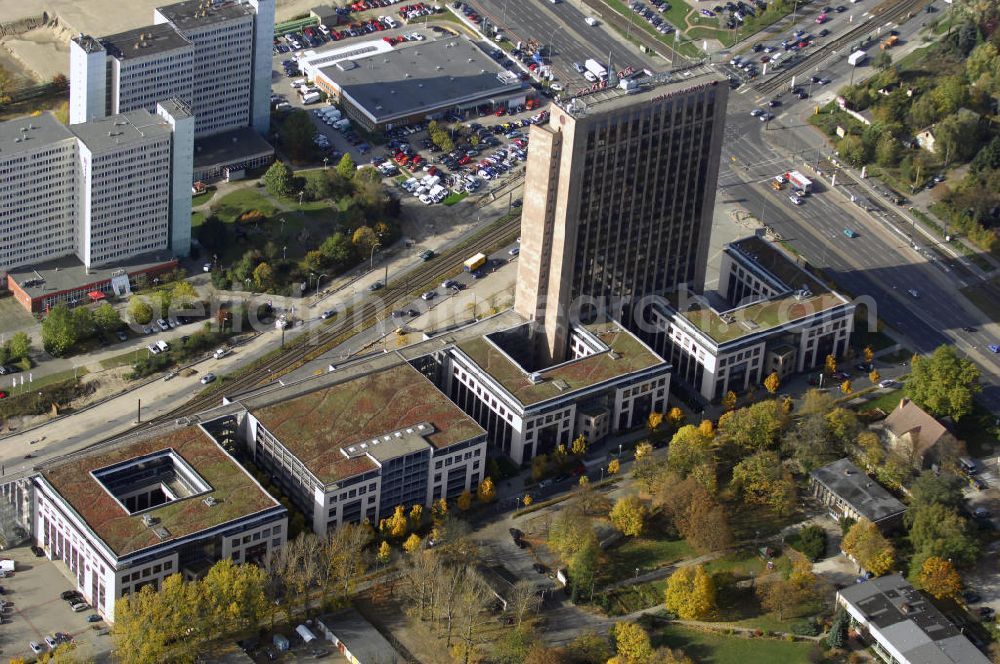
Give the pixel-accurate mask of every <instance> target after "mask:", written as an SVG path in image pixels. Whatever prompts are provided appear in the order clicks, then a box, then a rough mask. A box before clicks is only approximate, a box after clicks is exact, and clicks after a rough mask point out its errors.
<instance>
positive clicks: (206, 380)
mask: <svg viewBox="0 0 1000 664" xmlns="http://www.w3.org/2000/svg"><path fill="white" fill-rule="evenodd" d="M214 380H215V374H214V373H212V372H211V371H209V372H208V373H207V374H205V375H204V376H202V377H201V384H202V385H208V384H209V383H211V382H212V381H214Z"/></svg>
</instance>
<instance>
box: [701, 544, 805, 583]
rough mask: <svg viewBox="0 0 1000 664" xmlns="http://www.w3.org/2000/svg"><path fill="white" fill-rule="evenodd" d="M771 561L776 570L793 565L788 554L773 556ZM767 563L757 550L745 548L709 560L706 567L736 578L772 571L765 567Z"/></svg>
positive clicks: (712, 571) (789, 567) (784, 569)
mask: <svg viewBox="0 0 1000 664" xmlns="http://www.w3.org/2000/svg"><path fill="white" fill-rule="evenodd" d="M771 562H773V563H774V570H771V571H780V572H784V571H787V570H789V569H791V566H792V561H791V560H790V559H789V558H788V556H786V555H781V556H778V557H777V558H772V559H771ZM765 565H766V563H765V562H764V559H763V558H761V557H760V556H759V555H758V554H757V552H756V551H751V550H750V549H749V548H744V549H740V550H739V551H734V552H733V553H730V554H727V555H725V556H723V557H721V558H716V559H715V560H710V561H708V562H707V563H705V569H706V570H707V571H708V572H711V573H712V574H725V573H729V574H732V575H733V576H734V577H736V578H750V577H751V576H755V577H756V576H760V575H761V574H767V573H770V572H769V571H768V570H766V569H765Z"/></svg>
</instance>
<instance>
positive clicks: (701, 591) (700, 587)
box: [666, 565, 716, 620]
mask: <svg viewBox="0 0 1000 664" xmlns="http://www.w3.org/2000/svg"><path fill="white" fill-rule="evenodd" d="M666 606H667V610H668V611H671V612H673V613H676V614H677V616H678V617H679V618H681V619H682V620H706V619H708V618H710V617H711V616H712V614H714V613H715V609H716V606H715V582H714V581H713V580H712V577H711V576H710V575H709V574H708V572H706V571H705V567H704V566H703V565H686V566H684V567H680V568H678V569H677V571H675V572H674V573H673V574H671V575H670V578H669V579H668V580H667V590H666Z"/></svg>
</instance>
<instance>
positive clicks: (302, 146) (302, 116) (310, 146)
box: [278, 110, 316, 164]
mask: <svg viewBox="0 0 1000 664" xmlns="http://www.w3.org/2000/svg"><path fill="white" fill-rule="evenodd" d="M315 135H316V127H315V125H313V122H312V119H311V118H310V117H309V114H308V113H307V112H305V111H301V110H295V111H292V112H291V113H289V114H288V115H287V116H286V117H285V121H284V122H282V123H281V129H279V130H278V136H279V137H280V138H281V145H282V147H283V148H284V151H285V153H286V154H288V156H289V157H291V159H292V161H293V162H295V163H297V164H301V163H304V162H307V161H310V160H311V159H312V157H313V155H314V154H315V152H316V144H315V143H314V142H313V137H314V136H315Z"/></svg>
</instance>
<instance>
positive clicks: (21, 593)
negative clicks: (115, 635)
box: [0, 546, 111, 661]
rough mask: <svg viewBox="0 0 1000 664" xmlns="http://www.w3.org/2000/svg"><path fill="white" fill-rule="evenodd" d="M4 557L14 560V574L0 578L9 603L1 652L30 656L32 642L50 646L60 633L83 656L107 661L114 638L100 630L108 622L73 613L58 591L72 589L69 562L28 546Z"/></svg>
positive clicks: (1, 633) (10, 656) (0, 636)
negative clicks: (48, 639) (37, 553)
mask: <svg viewBox="0 0 1000 664" xmlns="http://www.w3.org/2000/svg"><path fill="white" fill-rule="evenodd" d="M2 557H3V558H8V559H10V560H13V561H14V562H15V572H14V574H13V575H12V576H11V575H8V576H7V577H6V578H3V579H0V587H2V588H3V595H2V596H0V599H2V600H3V601H4V602H5V605H4V609H3V616H2V622H3V630H2V631H0V652H2V653H3V656H4V658H7V659H15V658H18V657H22V658H24V659H26V660H29V661H30V660H31V659H32V658H33V657H35V655H36V654H38V653H33V652H32V650H31V648H30V647H29V644H30V643H31V642H34V643H37V644H38V645H39V646H40V648H41V650H40V651H39V652H45V651H48V650H49V647H48V646H47V645H46V642H45V637H46V636H48V637H55V636H56V635H57V633H62V634H64V635H68V637H70V638H72V640H73V643H74V644H75V646H76V648H75V653H77V654H78V656H79V657H80V659H81V660H87V659H90V660H95V661H106V660H107V659H108V656H109V654H110V651H111V637H110V636H108V635H107V634H100V633H99V632H100V631H103V628H105V627H107V625H106V624H105V623H104V622H103V621H98V622H88V617H89V616H91V615H94V612H93V611H92V610H86V611H80V612H78V613H74V612H73V611H72V610H71V609H70V605H69V603H68V602H66V601H64V600H62V599H61V598H60V596H59V595H60V593H62V592H65V591H68V590H73V586H72V584H71V582H70V581H69V579H68V578H67V576H66V574H68V570H66V568H65V566H63V565H62V563H60V562H54V561H51V560H49V559H48V558H44V557H36V556H35V555H34V554H33V553H32V552H31V549H29V548H28V547H27V546H21V547H17V548H14V549H10V550H7V551H4V552H3V554H2Z"/></svg>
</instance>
